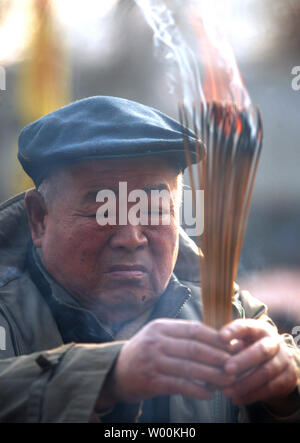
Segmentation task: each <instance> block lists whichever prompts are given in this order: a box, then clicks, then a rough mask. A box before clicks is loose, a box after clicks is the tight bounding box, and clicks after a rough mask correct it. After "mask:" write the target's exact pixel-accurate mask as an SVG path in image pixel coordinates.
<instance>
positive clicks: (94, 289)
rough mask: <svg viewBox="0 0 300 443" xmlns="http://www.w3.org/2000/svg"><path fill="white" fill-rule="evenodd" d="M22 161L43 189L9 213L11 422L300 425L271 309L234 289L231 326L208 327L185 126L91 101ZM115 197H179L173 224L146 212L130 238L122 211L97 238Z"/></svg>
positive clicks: (46, 123) (55, 116)
mask: <svg viewBox="0 0 300 443" xmlns="http://www.w3.org/2000/svg"><path fill="white" fill-rule="evenodd" d="M19 159H20V162H21V164H22V166H23V168H24V169H25V171H26V172H27V173H28V174H29V175H30V176H31V177H32V178H33V180H34V182H35V185H36V189H34V190H30V191H28V192H26V194H25V199H24V195H23V194H22V195H20V196H17V197H15V198H14V199H12V200H10V201H8V202H6V203H4V204H3V205H2V207H1V209H0V239H1V258H0V265H1V267H0V282H1V288H0V326H1V330H2V332H3V331H4V333H5V349H4V347H3V346H2V350H1V351H0V357H1V360H0V392H1V393H0V420H1V421H2V422H20V421H25V422H90V421H98V422H114V421H115V422H122V421H124V422H128V421H141V422H222V421H238V420H240V421H249V420H250V421H290V422H292V421H296V420H298V419H299V416H300V413H299V408H300V402H299V393H298V373H299V367H300V358H299V352H298V350H297V348H296V346H295V345H294V343H293V342H292V339H291V337H288V336H286V337H280V336H279V335H278V334H277V331H276V328H275V326H274V325H273V324H272V322H271V320H270V319H268V317H267V316H266V307H265V306H264V305H263V304H261V303H260V302H259V301H257V300H255V299H254V298H252V297H251V296H250V295H247V294H246V293H243V292H241V291H238V290H237V291H236V294H235V298H234V301H233V315H234V319H233V321H232V322H231V323H230V324H228V325H226V326H224V327H223V329H222V330H221V331H215V330H213V329H211V328H209V327H207V326H205V325H203V324H202V323H201V298H200V284H199V277H198V271H197V269H198V264H197V261H198V257H197V250H196V249H195V246H194V244H193V242H192V241H191V240H190V239H189V238H188V237H187V236H186V235H185V234H184V232H183V231H182V230H180V228H179V208H180V201H181V186H182V170H183V168H184V167H185V157H184V152H183V146H182V134H181V127H180V125H179V124H178V123H177V122H175V121H174V120H172V119H170V118H168V117H166V116H165V115H163V114H161V113H160V112H158V111H156V110H153V109H150V108H148V107H145V106H143V105H140V104H138V103H134V102H130V101H127V100H122V99H117V98H112V97H93V98H89V99H85V100H81V101H78V102H75V103H72V104H71V105H69V106H67V107H65V108H62V109H60V110H58V111H55V112H54V113H52V114H49V115H48V116H45V117H43V118H42V119H40V120H38V121H37V122H34V123H32V124H31V125H29V126H28V127H26V128H25V129H24V130H23V131H22V133H21V136H20V141H19ZM120 183H126V186H127V188H126V189H127V191H128V194H129V193H130V192H131V191H135V190H142V191H144V192H145V193H146V194H147V195H150V194H151V192H152V191H157V190H166V191H168V193H169V196H170V201H169V203H170V204H169V207H168V208H165V207H164V206H163V204H161V205H160V206H159V207H158V208H156V220H158V221H160V220H161V219H162V217H163V216H164V213H165V212H167V214H168V216H169V223H151V217H152V215H153V214H152V208H151V207H150V206H149V207H148V208H146V214H144V215H146V218H147V220H148V221H149V223H144V224H142V223H140V224H138V223H131V221H130V219H129V217H128V220H127V222H126V223H121V222H120V217H121V214H120V211H121V209H120V208H121V205H117V206H116V212H117V214H114V215H115V216H116V217H113V218H116V219H117V220H118V222H117V223H109V217H110V212H111V211H110V208H109V207H108V209H107V211H106V212H104V214H102V215H103V217H102V218H103V219H104V220H103V219H102V223H99V222H98V221H99V220H98V221H97V217H96V216H97V212H98V210H99V206H100V207H101V205H99V201H97V200H99V199H98V198H97V196H98V195H99V194H98V192H99V191H100V190H104V189H105V190H108V191H110V192H113V193H114V195H115V196H116V200H117V201H118V200H121V197H120V195H119V194H118V192H119V184H120ZM102 203H103V204H104V203H105V202H102ZM118 203H120V202H118ZM121 203H122V202H121ZM133 203H134V202H133V201H132V200H131V201H129V202H128V210H129V211H128V213H129V212H130V209H132V206H133ZM24 204H25V206H24ZM25 207H26V213H27V217H26V213H25ZM123 216H124V214H123V215H122V217H123ZM106 217H107V219H108V220H107V223H105V218H106ZM27 220H28V222H27Z"/></svg>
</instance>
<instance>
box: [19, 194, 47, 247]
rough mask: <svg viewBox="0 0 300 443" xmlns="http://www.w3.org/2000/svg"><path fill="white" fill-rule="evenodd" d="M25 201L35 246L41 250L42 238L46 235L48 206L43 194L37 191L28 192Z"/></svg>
mask: <svg viewBox="0 0 300 443" xmlns="http://www.w3.org/2000/svg"><path fill="white" fill-rule="evenodd" d="M24 201H25V206H26V211H27V217H28V223H29V227H30V230H31V236H32V241H33V243H34V245H35V246H36V247H38V248H39V247H41V244H42V237H43V235H44V233H45V226H46V225H45V217H46V216H47V214H48V209H47V205H46V203H45V201H44V199H43V197H42V196H41V194H40V193H39V192H38V191H36V190H35V189H32V190H30V191H27V192H26V194H25V200H24Z"/></svg>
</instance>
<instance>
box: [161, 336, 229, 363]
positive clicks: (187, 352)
mask: <svg viewBox="0 0 300 443" xmlns="http://www.w3.org/2000/svg"><path fill="white" fill-rule="evenodd" d="M161 351H162V352H163V353H164V354H165V355H168V356H170V357H178V358H182V359H186V360H192V361H195V362H199V363H203V364H207V365H211V366H218V367H222V369H223V366H224V364H225V362H226V361H227V360H228V358H229V357H230V354H229V353H228V352H225V351H224V350H223V349H219V348H216V347H212V346H211V345H208V344H206V343H201V342H198V341H195V340H186V339H176V340H174V339H173V338H169V337H167V338H165V339H164V340H162V341H161Z"/></svg>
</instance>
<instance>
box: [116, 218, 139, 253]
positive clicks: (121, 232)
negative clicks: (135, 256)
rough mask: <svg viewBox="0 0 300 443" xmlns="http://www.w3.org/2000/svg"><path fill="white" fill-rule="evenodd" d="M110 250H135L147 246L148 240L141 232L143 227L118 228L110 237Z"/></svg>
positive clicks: (128, 226) (127, 226)
mask: <svg viewBox="0 0 300 443" xmlns="http://www.w3.org/2000/svg"><path fill="white" fill-rule="evenodd" d="M110 245H111V247H112V248H124V249H128V250H135V249H138V248H143V247H145V246H147V245H148V239H147V237H146V236H145V234H144V232H143V226H141V225H137V226H133V225H130V224H128V225H126V226H118V228H117V232H115V234H114V235H113V236H112V237H111V239H110Z"/></svg>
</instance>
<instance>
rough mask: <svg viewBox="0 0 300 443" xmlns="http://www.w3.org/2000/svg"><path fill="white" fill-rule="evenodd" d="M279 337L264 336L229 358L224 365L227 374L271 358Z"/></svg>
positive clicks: (246, 368) (235, 372)
mask: <svg viewBox="0 0 300 443" xmlns="http://www.w3.org/2000/svg"><path fill="white" fill-rule="evenodd" d="M280 341H281V338H280V336H278V337H264V338H262V339H261V340H259V341H257V342H255V343H253V344H252V345H251V346H249V347H247V348H246V349H245V350H243V351H241V352H239V353H238V354H235V355H234V356H232V357H231V358H229V359H228V360H227V361H226V363H225V366H224V369H225V372H227V373H228V374H236V375H237V374H241V373H243V372H244V371H248V370H251V369H253V368H254V367H255V366H258V365H260V364H261V363H263V362H265V361H267V360H269V359H270V358H272V357H273V356H274V355H275V354H276V353H277V352H278V350H279V344H280Z"/></svg>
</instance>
